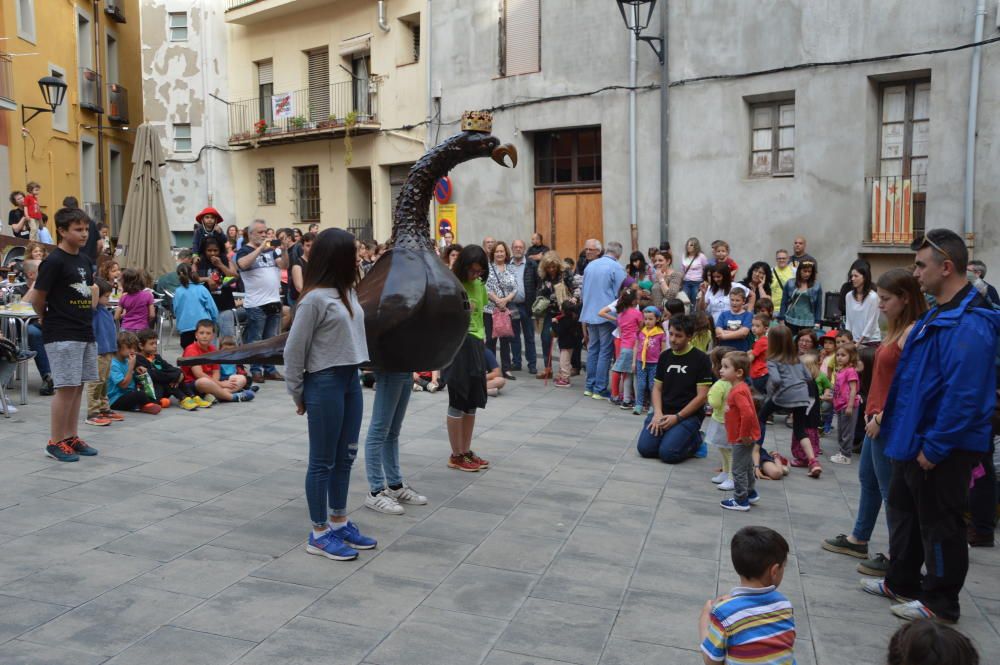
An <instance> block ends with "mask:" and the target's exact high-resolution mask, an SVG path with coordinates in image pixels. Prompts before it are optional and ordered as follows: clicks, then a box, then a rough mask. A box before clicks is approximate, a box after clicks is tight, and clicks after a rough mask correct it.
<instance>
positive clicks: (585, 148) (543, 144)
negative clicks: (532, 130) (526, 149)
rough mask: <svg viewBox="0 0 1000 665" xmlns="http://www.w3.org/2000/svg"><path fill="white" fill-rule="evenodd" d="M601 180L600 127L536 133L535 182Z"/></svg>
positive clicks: (550, 183)
mask: <svg viewBox="0 0 1000 665" xmlns="http://www.w3.org/2000/svg"><path fill="white" fill-rule="evenodd" d="M600 181H601V128H600V127H593V128H589V129H564V130H559V131H555V132H542V133H539V134H537V135H536V136H535V184H538V185H566V184H571V183H598V182H600Z"/></svg>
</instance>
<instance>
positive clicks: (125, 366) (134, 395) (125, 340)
mask: <svg viewBox="0 0 1000 665" xmlns="http://www.w3.org/2000/svg"><path fill="white" fill-rule="evenodd" d="M138 353H139V338H138V337H136V335H135V333H133V332H129V331H127V330H123V331H121V332H120V333H118V351H117V352H116V353H115V356H114V358H112V359H111V372H110V374H109V375H108V400H109V401H110V402H111V406H112V408H115V409H121V410H122V411H142V412H143V413H148V414H150V415H154V416H155V415H156V414H158V413H159V412H160V405H159V404H157V403H156V400H154V399H153V398H152V397H150V395H149V393H148V392H147V391H146V389H145V387H144V386H143V385H141V384H139V381H140V380H141V381H143V382H145V381H146V379H145V378H142V379H140V377H143V375H145V374H146V370H145V368H143V367H137V366H136V358H137V356H138Z"/></svg>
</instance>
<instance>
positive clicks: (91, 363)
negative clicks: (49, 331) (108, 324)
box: [45, 342, 101, 388]
mask: <svg viewBox="0 0 1000 665" xmlns="http://www.w3.org/2000/svg"><path fill="white" fill-rule="evenodd" d="M45 355H47V356H48V357H49V365H51V367H52V385H53V386H55V387H56V388H74V387H76V386H82V385H83V384H85V383H90V382H92V381H100V378H101V377H100V376H99V375H98V373H97V342H49V343H48V344H46V345H45Z"/></svg>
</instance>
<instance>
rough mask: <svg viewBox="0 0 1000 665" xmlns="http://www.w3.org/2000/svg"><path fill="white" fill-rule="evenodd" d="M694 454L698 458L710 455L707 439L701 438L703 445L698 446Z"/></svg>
mask: <svg viewBox="0 0 1000 665" xmlns="http://www.w3.org/2000/svg"><path fill="white" fill-rule="evenodd" d="M694 456H695V457H698V458H702V457H708V444H707V443H705V439H702V440H701V445H699V446H698V450H696V451H694Z"/></svg>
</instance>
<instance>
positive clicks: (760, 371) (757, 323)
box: [748, 314, 771, 393]
mask: <svg viewBox="0 0 1000 665" xmlns="http://www.w3.org/2000/svg"><path fill="white" fill-rule="evenodd" d="M770 327H771V319H769V318H768V317H767V315H766V314H754V315H753V322H752V323H751V325H750V332H751V333H753V336H754V338H755V341H754V343H753V346H752V347H751V348H750V351H749V353H748V355H749V356H750V385H752V386H753V389H754V390H756V391H757V392H759V393H764V392H767V329H768V328H770Z"/></svg>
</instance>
